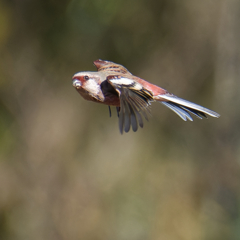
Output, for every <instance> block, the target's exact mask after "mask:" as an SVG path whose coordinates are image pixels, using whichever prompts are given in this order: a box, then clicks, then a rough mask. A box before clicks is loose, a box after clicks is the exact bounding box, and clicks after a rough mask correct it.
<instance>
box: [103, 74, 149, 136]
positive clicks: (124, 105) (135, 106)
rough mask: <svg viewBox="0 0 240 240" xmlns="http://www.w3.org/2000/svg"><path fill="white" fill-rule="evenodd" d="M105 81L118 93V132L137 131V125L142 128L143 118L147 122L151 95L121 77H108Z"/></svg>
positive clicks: (138, 85) (140, 86)
mask: <svg viewBox="0 0 240 240" xmlns="http://www.w3.org/2000/svg"><path fill="white" fill-rule="evenodd" d="M107 81H108V82H109V83H110V84H111V85H112V86H113V88H114V89H115V90H116V91H117V92H118V94H119V98H120V112H119V130H120V132H121V134H122V133H123V129H124V131H125V132H128V131H129V130H130V127H131V126H132V129H133V131H134V132H136V131H137V129H138V125H139V126H140V127H141V128H142V127H143V118H142V116H144V117H145V119H146V120H148V114H150V105H151V102H152V101H153V95H152V93H150V92H149V91H148V90H146V89H145V88H144V87H143V86H142V85H141V84H139V83H138V82H136V81H134V80H133V79H130V78H127V77H121V76H108V78H107Z"/></svg>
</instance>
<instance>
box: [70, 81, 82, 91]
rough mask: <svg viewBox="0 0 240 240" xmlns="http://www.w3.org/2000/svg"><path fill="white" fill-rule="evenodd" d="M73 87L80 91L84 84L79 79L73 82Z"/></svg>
mask: <svg viewBox="0 0 240 240" xmlns="http://www.w3.org/2000/svg"><path fill="white" fill-rule="evenodd" d="M72 85H73V87H75V88H76V89H79V88H80V87H81V86H82V83H81V81H79V80H78V79H76V78H75V79H73V80H72Z"/></svg>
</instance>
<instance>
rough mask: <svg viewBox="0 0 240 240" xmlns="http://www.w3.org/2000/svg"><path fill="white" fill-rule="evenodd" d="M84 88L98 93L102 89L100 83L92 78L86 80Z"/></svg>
mask: <svg viewBox="0 0 240 240" xmlns="http://www.w3.org/2000/svg"><path fill="white" fill-rule="evenodd" d="M84 88H85V90H87V91H88V92H90V93H93V94H97V93H99V91H100V85H99V84H98V83H97V82H96V81H95V80H91V79H89V80H88V81H86V82H85V84H84Z"/></svg>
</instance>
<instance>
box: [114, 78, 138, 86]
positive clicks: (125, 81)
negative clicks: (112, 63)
mask: <svg viewBox="0 0 240 240" xmlns="http://www.w3.org/2000/svg"><path fill="white" fill-rule="evenodd" d="M110 81H111V82H112V83H114V84H117V85H134V83H135V82H134V81H133V80H131V79H129V78H116V79H111V80H110Z"/></svg>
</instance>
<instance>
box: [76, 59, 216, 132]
mask: <svg viewBox="0 0 240 240" xmlns="http://www.w3.org/2000/svg"><path fill="white" fill-rule="evenodd" d="M93 63H94V65H95V66H96V68H97V71H83V72H78V73H76V74H74V75H73V77H72V85H73V87H74V88H75V89H76V90H77V92H78V93H79V94H80V95H81V96H82V97H83V98H84V99H85V100H88V101H92V102H96V103H102V104H105V105H108V106H109V113H110V117H111V108H110V107H111V106H114V107H116V110H117V114H118V118H119V120H118V125H119V130H120V133H121V134H123V132H124V131H125V132H126V133H127V132H129V130H130V129H131V128H132V130H133V131H134V132H136V131H137V130H138V128H139V127H141V128H143V125H144V122H143V119H144V118H145V119H146V120H147V121H148V120H149V116H150V115H151V103H152V102H160V103H161V104H163V105H164V106H166V107H168V108H169V109H171V110H172V111H173V112H175V113H176V114H177V115H178V116H179V117H180V118H181V119H183V120H184V121H187V120H189V121H193V119H192V116H191V115H194V116H195V117H197V118H199V119H203V118H207V115H209V116H211V117H216V118H219V117H220V114H218V113H217V112H214V111H212V110H210V109H208V108H205V107H202V106H200V105H198V104H196V103H193V102H190V101H187V100H185V99H182V98H179V97H177V96H176V95H174V94H172V93H170V92H168V91H167V90H165V89H163V88H161V87H159V86H157V85H154V84H152V83H150V82H148V81H146V80H144V79H141V78H139V77H137V76H134V75H133V74H132V73H130V72H129V71H128V70H127V69H126V68H125V67H124V66H122V65H120V64H117V63H114V62H111V61H107V60H101V59H98V60H96V61H94V62H93Z"/></svg>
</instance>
